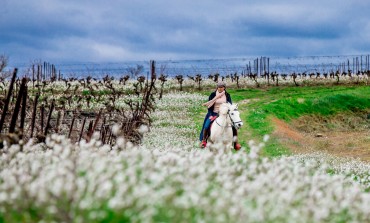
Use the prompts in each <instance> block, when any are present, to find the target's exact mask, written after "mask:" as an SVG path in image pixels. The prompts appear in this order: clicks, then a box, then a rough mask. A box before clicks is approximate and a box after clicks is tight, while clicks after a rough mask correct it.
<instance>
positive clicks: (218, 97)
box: [203, 91, 226, 108]
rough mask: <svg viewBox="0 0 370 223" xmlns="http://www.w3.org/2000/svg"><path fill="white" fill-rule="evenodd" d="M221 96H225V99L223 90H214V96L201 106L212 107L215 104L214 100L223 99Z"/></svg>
mask: <svg viewBox="0 0 370 223" xmlns="http://www.w3.org/2000/svg"><path fill="white" fill-rule="evenodd" d="M223 97H225V99H226V96H225V91H223V92H221V93H220V92H218V91H216V96H215V97H214V98H213V99H212V100H210V101H208V102H206V103H204V104H203V106H207V107H208V108H210V107H212V106H213V105H214V104H215V102H216V101H217V99H223ZM225 102H226V100H225Z"/></svg>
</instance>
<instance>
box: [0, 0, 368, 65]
mask: <svg viewBox="0 0 370 223" xmlns="http://www.w3.org/2000/svg"><path fill="white" fill-rule="evenodd" d="M368 8H370V3H369V2H368V1H361V0H355V1H341V2H338V1H334V0H328V1H322V0H320V1H319V0H311V1H293V0H282V1H278V2H277V1H272V0H267V1H251V0H248V1H245V0H230V1H211V0H203V1H199V0H197V1H195V0H189V1H179V0H174V1H167V0H166V1H165V0H157V1H149V0H136V1H132V0H127V1H119V0H113V1H109V2H104V1H98V0H91V1H87V0H80V1H72V0H64V1H62V0H38V1H36V0H28V1H21V0H3V2H2V7H1V8H0V31H1V32H0V45H1V48H0V53H5V54H7V55H9V58H10V60H11V61H16V62H26V61H29V60H32V59H35V58H42V59H43V60H47V61H50V60H52V61H51V62H63V61H94V62H102V61H104V62H107V61H121V60H149V59H198V58H226V57H247V56H261V55H265V56H294V55H335V54H354V53H356V54H357V53H368V52H369V51H370V38H369V36H370V28H369V27H370V25H369V22H368V21H370V19H369V17H370V15H369V14H368V13H367V10H366V9H368ZM2 51H3V52H2Z"/></svg>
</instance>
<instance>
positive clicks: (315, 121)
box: [272, 112, 370, 162]
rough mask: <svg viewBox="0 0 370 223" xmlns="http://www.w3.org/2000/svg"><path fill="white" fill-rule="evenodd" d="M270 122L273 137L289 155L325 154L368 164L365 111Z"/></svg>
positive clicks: (369, 149)
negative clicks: (357, 159) (355, 159)
mask: <svg viewBox="0 0 370 223" xmlns="http://www.w3.org/2000/svg"><path fill="white" fill-rule="evenodd" d="M272 123H273V124H274V127H275V131H274V133H273V135H274V136H275V137H277V138H278V139H279V141H280V143H281V144H283V145H284V146H286V147H287V148H289V149H290V150H291V151H292V152H293V153H308V152H314V151H325V152H328V153H330V154H333V155H337V156H342V157H354V158H360V159H361V160H363V161H368V162H370V119H369V118H368V114H367V113H366V112H365V113H364V112H363V113H357V114H354V113H351V114H349V113H347V114H338V115H335V116H331V117H326V118H323V117H319V116H303V117H300V118H299V119H296V120H293V121H291V123H286V122H284V121H282V120H279V119H277V118H272Z"/></svg>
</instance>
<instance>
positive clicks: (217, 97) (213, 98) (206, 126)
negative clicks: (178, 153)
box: [199, 81, 241, 150]
mask: <svg viewBox="0 0 370 223" xmlns="http://www.w3.org/2000/svg"><path fill="white" fill-rule="evenodd" d="M225 89H226V84H225V82H223V81H220V82H218V83H217V90H216V91H214V92H212V93H211V95H210V96H209V99H208V102H206V103H204V104H203V106H207V107H208V113H207V115H206V117H205V118H204V122H203V128H202V131H201V132H200V136H199V140H200V141H202V142H201V144H200V147H201V148H205V147H206V146H207V138H208V136H209V130H210V126H211V122H212V121H213V120H215V118H216V117H218V113H219V111H220V105H221V104H222V103H226V102H229V103H230V104H232V101H231V97H230V94H229V93H228V92H226V90H225ZM211 119H212V120H211ZM232 129H233V135H234V139H237V137H235V136H237V131H236V129H235V128H234V127H233V128H232ZM240 148H241V146H240V144H239V143H238V142H237V140H236V141H235V142H234V149H235V150H239V149H240Z"/></svg>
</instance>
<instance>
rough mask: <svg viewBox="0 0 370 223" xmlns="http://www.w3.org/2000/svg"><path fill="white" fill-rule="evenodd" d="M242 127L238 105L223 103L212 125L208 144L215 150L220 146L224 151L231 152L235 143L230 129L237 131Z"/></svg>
mask: <svg viewBox="0 0 370 223" xmlns="http://www.w3.org/2000/svg"><path fill="white" fill-rule="evenodd" d="M242 125H243V122H242V120H241V119H240V113H239V111H238V105H237V104H230V103H223V104H221V106H220V111H219V116H218V117H217V118H216V120H215V121H214V122H213V124H212V127H211V135H210V136H209V138H208V142H210V143H211V145H214V146H215V147H217V148H219V147H218V146H221V147H223V148H224V149H225V150H232V148H233V143H234V141H235V140H234V138H233V130H232V127H234V128H236V129H239V128H240V127H242ZM211 147H212V146H211ZM211 147H210V148H211Z"/></svg>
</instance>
